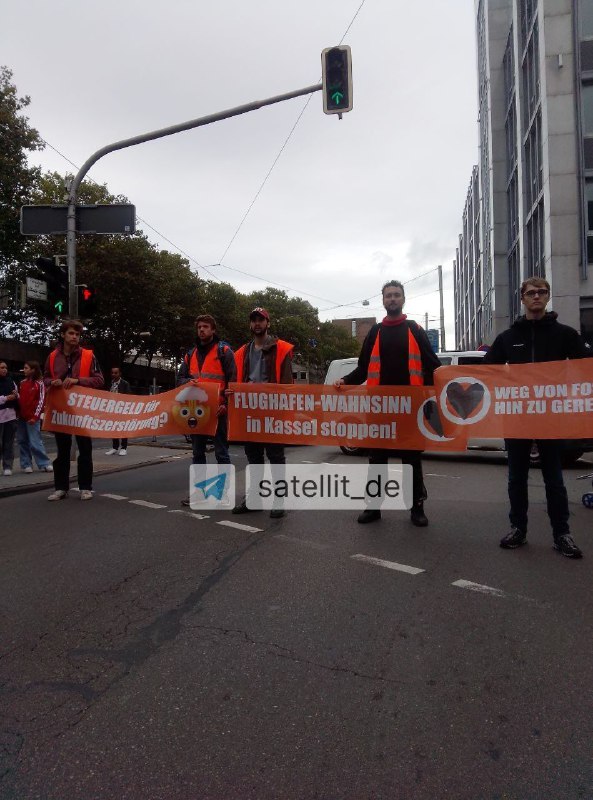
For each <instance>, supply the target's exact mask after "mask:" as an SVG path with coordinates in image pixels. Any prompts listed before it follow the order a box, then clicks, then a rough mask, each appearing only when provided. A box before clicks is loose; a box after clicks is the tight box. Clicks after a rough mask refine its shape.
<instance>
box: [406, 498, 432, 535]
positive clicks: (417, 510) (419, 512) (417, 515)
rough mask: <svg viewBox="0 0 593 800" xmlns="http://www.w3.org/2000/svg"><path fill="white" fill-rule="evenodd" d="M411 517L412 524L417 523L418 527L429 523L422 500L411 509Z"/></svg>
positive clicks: (424, 526)
mask: <svg viewBox="0 0 593 800" xmlns="http://www.w3.org/2000/svg"><path fill="white" fill-rule="evenodd" d="M410 519H411V521H412V525H416V527H417V528H426V526H427V525H428V518H427V516H426V514H425V513H424V503H423V502H422V501H421V502H420V503H416V504H415V505H413V506H412V508H411V509H410Z"/></svg>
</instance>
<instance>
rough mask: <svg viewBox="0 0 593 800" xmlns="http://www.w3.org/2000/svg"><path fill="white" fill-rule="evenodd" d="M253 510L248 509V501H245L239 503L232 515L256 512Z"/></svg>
mask: <svg viewBox="0 0 593 800" xmlns="http://www.w3.org/2000/svg"><path fill="white" fill-rule="evenodd" d="M254 510H255V509H253V508H248V507H247V500H245V499H243V500H241V502H240V503H239V505H238V506H235V507H234V508H233V510H232V511H231V514H249V513H250V512H251V511H254Z"/></svg>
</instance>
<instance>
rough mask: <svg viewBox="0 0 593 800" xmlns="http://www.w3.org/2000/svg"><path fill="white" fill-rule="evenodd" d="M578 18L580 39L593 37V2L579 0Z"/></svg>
mask: <svg viewBox="0 0 593 800" xmlns="http://www.w3.org/2000/svg"><path fill="white" fill-rule="evenodd" d="M579 19H580V25H581V39H589V38H593V3H592V2H591V0H581V2H580V3H579Z"/></svg>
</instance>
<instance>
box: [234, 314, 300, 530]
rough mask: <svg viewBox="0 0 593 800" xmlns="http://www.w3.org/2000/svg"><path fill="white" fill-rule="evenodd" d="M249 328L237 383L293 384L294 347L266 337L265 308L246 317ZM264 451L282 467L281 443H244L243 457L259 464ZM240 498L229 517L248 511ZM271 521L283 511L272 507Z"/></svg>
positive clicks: (241, 350)
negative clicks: (247, 342) (248, 337)
mask: <svg viewBox="0 0 593 800" xmlns="http://www.w3.org/2000/svg"><path fill="white" fill-rule="evenodd" d="M249 327H250V329H251V333H252V334H253V339H252V340H251V342H249V344H245V345H243V347H240V348H239V349H238V350H237V352H236V353H235V363H236V364H237V382H238V383H293V378H292V359H291V351H292V349H293V347H294V345H292V344H289V343H288V342H284V341H283V340H282V339H278V338H277V337H276V336H270V334H269V332H268V331H269V327H270V315H269V313H268V312H267V311H266V309H265V308H259V307H258V308H254V309H253V311H252V312H251V314H250V315H249ZM264 451H265V454H266V455H267V456H268V461H269V462H270V464H285V463H286V458H285V457H284V447H283V445H281V444H260V443H258V442H246V443H245V455H246V456H247V461H248V462H249V464H263V463H264ZM250 510H251V509H249V508H248V507H247V502H246V499H245V498H244V499H243V500H242V501H241V503H239V505H237V506H235V508H233V514H246V513H247V512H248V511H250ZM270 516H271V517H272V518H277V517H282V516H284V510H283V509H281V508H274V509H272V511H270Z"/></svg>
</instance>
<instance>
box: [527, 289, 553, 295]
mask: <svg viewBox="0 0 593 800" xmlns="http://www.w3.org/2000/svg"><path fill="white" fill-rule="evenodd" d="M540 294H541V296H542V297H545V296H546V295H547V294H550V290H549V289H529V291H527V292H523V297H539V296H540Z"/></svg>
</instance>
